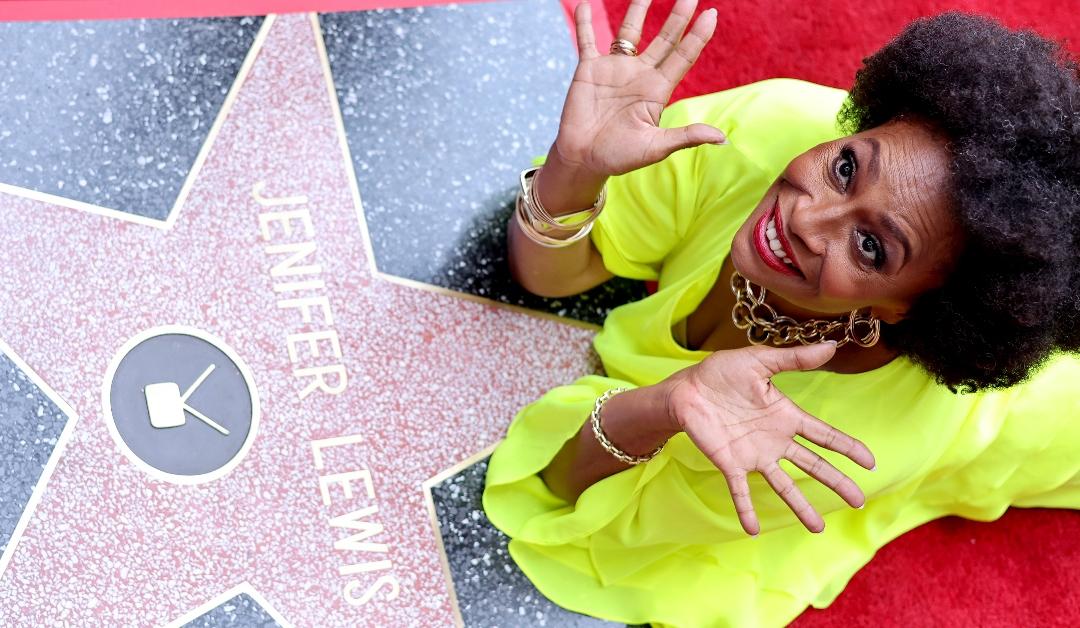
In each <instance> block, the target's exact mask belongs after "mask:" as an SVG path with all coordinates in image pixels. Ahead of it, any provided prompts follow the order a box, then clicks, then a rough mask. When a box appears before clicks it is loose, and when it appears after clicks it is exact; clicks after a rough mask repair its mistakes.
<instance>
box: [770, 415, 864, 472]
mask: <svg viewBox="0 0 1080 628" xmlns="http://www.w3.org/2000/svg"><path fill="white" fill-rule="evenodd" d="M791 405H792V406H794V407H795V408H797V409H798V411H799V413H800V414H801V415H802V421H800V423H799V428H798V429H797V430H796V433H798V434H799V436H802V437H803V438H805V439H806V440H808V441H810V442H811V443H814V444H815V445H820V446H822V447H824V448H825V449H831V450H833V451H835V452H836V453H838V454H844V455H845V456H847V457H848V458H850V459H851V460H852V461H853V462H855V464H857V465H859V466H860V467H863V468H864V469H869V470H871V471H873V470H874V469H876V468H877V463H876V462H875V461H874V454H873V453H871V452H870V448H869V447H867V446H866V445H864V444H863V443H862V441H860V440H858V439H856V438H852V437H851V436H848V435H847V434H845V433H844V432H841V431H840V430H838V429H836V428H835V427H833V426H831V425H829V424H828V423H826V422H825V421H822V420H821V419H819V418H817V417H814V416H811V415H810V414H808V413H806V412H805V411H803V410H802V408H799V407H798V406H796V405H795V404H794V403H793V404H791Z"/></svg>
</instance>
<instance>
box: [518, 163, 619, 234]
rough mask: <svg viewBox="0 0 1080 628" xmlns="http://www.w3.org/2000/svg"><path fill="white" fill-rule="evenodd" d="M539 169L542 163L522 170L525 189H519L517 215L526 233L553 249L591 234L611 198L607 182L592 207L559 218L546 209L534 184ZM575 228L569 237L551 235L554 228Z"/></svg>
mask: <svg viewBox="0 0 1080 628" xmlns="http://www.w3.org/2000/svg"><path fill="white" fill-rule="evenodd" d="M539 171H540V167H539V166H538V167H536V168H529V169H528V170H525V171H523V172H522V173H521V190H519V191H518V196H517V207H516V211H515V214H514V215H515V216H516V217H517V223H518V226H519V227H521V231H522V233H524V234H525V235H526V237H528V238H529V239H530V240H532V241H533V242H536V243H537V244H539V245H540V246H545V247H548V248H553V249H555V248H561V247H564V246H570V245H571V244H573V243H575V242H577V241H578V240H581V239H583V238H585V237H587V236H588V235H589V232H590V231H592V226H593V222H595V221H596V217H597V216H599V215H600V212H601V211H602V210H603V209H604V203H605V202H606V201H607V186H605V187H604V188H603V189H601V190H600V196H599V197H597V199H596V202H595V203H593V206H592V207H590V208H588V209H584V210H582V211H579V212H574V213H573V214H568V215H566V216H559V217H558V218H556V217H554V216H552V215H551V214H550V213H548V211H547V210H546V209H544V205H543V204H542V203H541V202H540V194H539V193H538V192H537V191H536V186H535V185H533V181H534V180H535V179H536V174H537V173H538V172H539ZM575 229H576V231H574V233H572V234H571V235H569V236H567V237H562V238H557V237H553V235H551V233H552V232H553V231H554V232H560V233H563V234H565V233H566V232H567V231H572V230H575Z"/></svg>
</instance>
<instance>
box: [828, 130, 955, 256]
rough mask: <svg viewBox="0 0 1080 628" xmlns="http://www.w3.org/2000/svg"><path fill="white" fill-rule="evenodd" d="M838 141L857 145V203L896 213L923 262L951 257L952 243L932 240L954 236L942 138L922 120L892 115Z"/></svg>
mask: <svg viewBox="0 0 1080 628" xmlns="http://www.w3.org/2000/svg"><path fill="white" fill-rule="evenodd" d="M842 141H846V142H854V143H856V144H857V145H858V148H857V150H858V152H859V154H860V160H859V171H860V174H861V175H863V176H862V178H861V179H860V180H859V181H858V183H857V188H858V189H857V190H855V193H856V197H857V198H856V201H857V202H858V203H859V205H861V206H864V207H867V208H870V210H871V211H883V212H888V213H889V214H890V216H891V217H892V218H894V219H896V220H897V221H898V222H899V223H900V224H901V228H902V229H903V230H904V231H905V233H907V235H908V239H909V240H911V241H912V245H913V249H915V250H914V251H913V254H915V255H918V257H920V258H922V261H923V262H926V263H928V264H930V265H934V266H937V265H940V264H942V263H946V264H947V263H948V261H950V259H951V258H954V257H955V255H954V253H955V247H945V246H938V245H939V244H946V243H953V242H955V241H956V240H957V238H958V236H959V234H960V225H959V222H958V221H957V219H956V215H955V212H954V210H953V208H952V197H951V195H950V189H951V184H952V181H951V178H950V171H951V156H950V154H949V151H948V147H947V143H946V140H945V138H944V137H943V136H941V135H940V134H939V133H937V132H935V131H934V130H933V129H932V128H931V127H929V126H928V125H925V124H921V123H918V122H914V121H907V120H894V121H890V122H888V123H886V124H883V125H881V126H878V127H875V128H872V129H868V130H866V131H863V132H860V133H857V134H855V135H853V136H851V137H850V138H845V139H844V140H842ZM871 160H873V161H876V162H877V163H876V164H875V165H876V167H874V166H875V165H871V163H868V162H869V161H871ZM871 169H873V170H875V171H876V172H875V173H874V174H875V175H876V176H872V175H871V174H870V172H869V171H870V170H871ZM913 256H914V255H913Z"/></svg>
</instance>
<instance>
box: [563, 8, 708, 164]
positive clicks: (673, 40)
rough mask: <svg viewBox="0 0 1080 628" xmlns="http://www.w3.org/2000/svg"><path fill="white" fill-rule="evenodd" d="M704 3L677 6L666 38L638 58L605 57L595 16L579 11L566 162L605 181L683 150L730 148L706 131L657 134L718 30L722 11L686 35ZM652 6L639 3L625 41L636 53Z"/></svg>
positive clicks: (622, 34) (702, 127) (626, 25)
mask: <svg viewBox="0 0 1080 628" xmlns="http://www.w3.org/2000/svg"><path fill="white" fill-rule="evenodd" d="M696 6H697V0H678V2H676V3H675V6H674V7H673V8H672V11H671V14H670V15H669V16H668V18H667V21H666V22H665V23H664V26H663V28H662V30H661V32H660V34H659V35H658V36H657V37H656V38H655V39H654V40H653V41H652V42H651V43H650V44H649V46H648V48H646V49H645V51H644V52H642V53H641V54H640V55H638V56H628V55H625V54H603V55H602V54H600V52H598V51H597V49H596V42H595V40H594V38H593V30H592V12H591V9H590V6H589V4H588V3H587V2H582V3H581V4H579V5H578V6H577V9H576V11H575V12H574V17H575V21H576V24H577V38H578V49H579V51H578V52H579V57H580V61H579V63H578V66H577V70H576V71H575V72H574V79H573V82H572V83H571V85H570V90H569V92H568V93H567V96H566V103H565V104H564V106H563V112H562V119H561V121H560V125H559V135H558V137H557V138H556V140H555V149H556V150H557V151H558V153H559V156H560V157H561V158H562V159H563V160H564V161H565V162H566V163H567V164H572V165H574V166H577V167H582V168H585V169H586V170H587V171H589V172H591V173H592V174H594V175H598V176H610V175H617V174H623V173H626V172H630V171H631V170H636V169H638V168H641V167H643V166H647V165H650V164H653V163H656V162H658V161H661V160H662V159H664V158H665V157H667V156H668V155H670V154H671V153H673V152H675V151H676V150H679V149H681V148H688V147H691V146H697V145H699V144H705V143H716V144H720V143H724V142H725V137H724V134H723V133H722V132H721V131H719V130H718V129H715V128H713V127H711V126H709V125H706V124H691V125H689V126H686V127H682V128H675V129H661V128H659V127H658V124H659V122H660V113H661V112H662V111H663V109H664V106H665V105H666V104H667V102H668V100H669V99H670V98H671V93H672V91H673V90H674V89H675V86H676V85H678V83H679V81H681V80H682V78H683V76H685V75H686V72H687V71H688V70H689V69H690V67H691V66H692V65H693V64H694V62H695V61H696V60H697V58H698V55H699V54H700V53H701V50H702V48H704V47H705V44H706V43H707V42H708V41H709V39H710V38H711V37H712V34H713V30H714V29H715V28H716V10H715V9H709V10H707V11H705V12H703V13H702V14H701V15H700V16H698V18H697V20H695V21H694V25H693V26H692V27H691V28H690V31H689V32H687V33H686V35H685V37H684V36H683V33H684V31H685V30H686V26H687V24H689V23H690V18H691V16H692V15H693V13H694V9H695V7H696ZM648 8H649V0H633V2H631V4H630V8H629V9H628V10H627V12H626V18H625V19H624V21H623V23H622V26H621V27H620V28H619V33H618V38H619V39H625V40H627V41H629V42H631V43H632V44H634V45H635V46H637V44H638V43H639V40H640V37H641V27H642V24H643V23H644V22H645V14H646V12H647V10H648Z"/></svg>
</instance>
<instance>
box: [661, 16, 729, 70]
mask: <svg viewBox="0 0 1080 628" xmlns="http://www.w3.org/2000/svg"><path fill="white" fill-rule="evenodd" d="M715 30H716V9H709V10H707V11H705V12H704V13H702V14H701V15H699V16H698V19H697V20H695V21H694V25H693V26H692V27H691V28H690V32H689V33H687V34H686V37H683V38H682V41H680V42H679V45H678V46H676V47H675V52H673V53H671V54H669V55H668V56H667V58H665V59H664V60H663V61H662V62H661V63H660V73H661V74H663V75H664V76H665V77H666V78H667V79H668V80H669V81H671V82H672V84H676V83H678V82H679V81H681V80H682V78H683V77H684V76H686V73H687V72H689V71H690V67H691V66H693V65H694V62H695V61H697V58H698V55H700V54H701V51H702V49H704V48H705V44H707V43H709V39H711V38H712V36H713V32H714V31H715Z"/></svg>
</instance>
